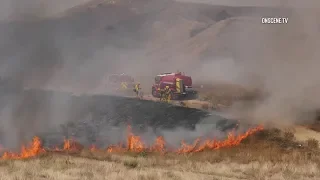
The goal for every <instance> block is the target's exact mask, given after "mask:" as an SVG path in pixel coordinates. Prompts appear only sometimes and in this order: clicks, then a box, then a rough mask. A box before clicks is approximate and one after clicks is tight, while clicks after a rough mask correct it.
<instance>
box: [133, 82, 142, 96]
mask: <svg viewBox="0 0 320 180" xmlns="http://www.w3.org/2000/svg"><path fill="white" fill-rule="evenodd" d="M140 90H141V88H140V83H137V84H136V85H135V86H134V90H133V91H134V92H135V93H136V95H137V97H139V94H140Z"/></svg>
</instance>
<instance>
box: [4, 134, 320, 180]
mask: <svg viewBox="0 0 320 180" xmlns="http://www.w3.org/2000/svg"><path fill="white" fill-rule="evenodd" d="M293 140H294V137H292V135H290V133H283V132H281V131H279V130H268V131H264V132H261V133H259V134H257V135H256V136H254V137H251V138H249V139H247V140H246V141H245V142H243V143H242V144H241V145H240V146H237V147H234V148H229V149H221V150H216V151H206V152H201V153H194V154H182V155H177V154H165V155H160V154H148V153H125V154H109V153H106V152H99V151H97V152H90V151H87V150H83V151H82V152H81V153H80V154H77V155H72V156H71V155H69V156H68V155H64V154H46V155H44V156H42V157H39V158H34V159H29V160H2V161H0V169H1V171H0V179H5V180H10V179H14V180H22V179H52V180H53V179H54V180H55V179H56V180H63V179H116V180H122V179H136V180H158V179H174V180H179V179H181V180H188V179H194V180H198V179H230V180H237V179H252V180H257V179H277V180H278V179H290V180H294V179H304V180H310V179H319V178H320V170H319V165H320V155H319V150H318V146H315V144H316V143H318V142H316V141H314V140H309V141H307V142H306V143H297V142H294V141H293Z"/></svg>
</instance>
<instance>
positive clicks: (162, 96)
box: [158, 87, 165, 101]
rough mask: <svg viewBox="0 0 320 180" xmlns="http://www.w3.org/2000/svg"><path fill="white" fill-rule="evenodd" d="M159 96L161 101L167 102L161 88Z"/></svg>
mask: <svg viewBox="0 0 320 180" xmlns="http://www.w3.org/2000/svg"><path fill="white" fill-rule="evenodd" d="M158 91H159V94H160V101H164V100H165V96H164V95H165V93H164V89H161V88H160V87H159V88H158Z"/></svg>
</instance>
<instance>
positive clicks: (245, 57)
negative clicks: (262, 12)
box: [197, 1, 320, 123]
mask: <svg viewBox="0 0 320 180" xmlns="http://www.w3.org/2000/svg"><path fill="white" fill-rule="evenodd" d="M310 4H313V7H318V6H319V4H317V1H312V2H311V1H308V2H305V3H303V2H300V3H298V4H297V2H293V1H292V2H291V1H287V2H286V3H285V4H282V5H281V6H278V7H281V8H283V10H282V11H280V14H279V15H277V14H276V13H275V14H270V15H269V16H260V17H259V16H256V13H255V12H253V13H252V15H253V17H254V16H255V17H256V18H250V17H243V18H242V19H241V18H235V19H234V20H232V21H228V20H226V21H224V22H221V24H222V26H224V29H223V30H221V33H220V34H219V37H218V38H217V39H216V41H217V43H221V44H222V45H224V46H227V47H228V48H229V50H230V51H231V56H228V57H225V58H216V57H208V60H207V62H205V63H202V64H201V65H200V67H199V69H197V71H198V72H199V71H201V72H203V73H199V74H200V75H201V77H200V78H199V79H201V80H203V81H207V82H214V81H220V82H221V81H222V82H229V83H234V84H239V85H243V86H246V87H250V88H252V87H253V88H258V89H260V90H262V91H263V92H265V93H266V94H267V97H265V98H264V100H263V101H262V102H258V103H256V104H255V105H254V106H249V107H247V108H245V104H241V103H240V104H236V105H235V106H234V110H235V111H237V112H238V113H241V114H242V115H245V117H246V118H252V119H254V120H262V121H268V122H270V121H273V122H284V123H292V122H300V123H302V122H306V121H310V120H313V118H314V114H312V112H314V110H316V109H317V108H319V105H320V96H319V94H318V92H319V90H320V89H319V88H320V86H319V82H320V78H319V77H320V76H319V75H320V74H319V71H318V70H317V67H318V66H319V65H320V61H319V55H320V54H319V37H320V34H319V23H317V20H316V17H317V14H318V13H319V9H317V8H310V7H311V6H310ZM275 6H277V5H275ZM306 7H308V8H306ZM261 17H287V18H289V23H288V24H261V22H260V20H261V19H260V18H261ZM223 23H224V24H223ZM244 109H246V110H245V111H244ZM310 112H311V114H310ZM306 113H307V115H308V116H306Z"/></svg>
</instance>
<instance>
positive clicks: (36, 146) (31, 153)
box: [0, 126, 263, 159]
mask: <svg viewBox="0 0 320 180" xmlns="http://www.w3.org/2000/svg"><path fill="white" fill-rule="evenodd" d="M261 130H263V126H257V127H255V128H251V129H249V130H248V131H246V132H245V133H243V134H240V135H237V136H236V135H235V132H234V131H232V132H230V133H229V134H228V137H227V139H225V140H221V141H217V140H205V141H201V139H200V138H198V139H196V140H195V141H194V143H193V144H191V145H189V144H186V143H185V142H184V141H182V142H181V147H180V148H178V149H175V150H169V149H167V148H166V146H165V140H164V138H163V137H162V136H159V137H157V138H156V140H155V143H154V144H153V145H151V146H146V145H145V144H144V143H143V142H142V140H141V137H139V136H136V135H134V134H133V133H131V127H130V126H128V136H127V144H126V145H123V144H119V145H112V146H109V147H108V148H107V149H106V151H107V152H110V153H111V152H159V153H165V152H175V153H179V154H180V153H191V152H201V151H204V150H216V149H220V148H225V147H233V146H236V145H239V144H240V143H241V141H242V140H243V139H245V138H247V137H248V136H250V135H252V134H254V133H256V132H258V131H261ZM82 149H83V146H81V145H80V144H79V143H77V142H75V141H73V140H70V139H69V140H67V139H66V140H64V145H63V148H53V149H49V148H43V146H42V143H41V140H40V138H39V137H34V138H33V140H32V142H31V143H30V145H29V146H22V148H21V151H20V153H13V152H10V151H5V152H4V153H3V155H2V156H1V157H0V158H1V159H25V158H30V157H35V156H38V155H40V154H43V153H46V152H69V151H73V152H78V151H80V150H82ZM97 150H99V151H101V149H97V148H96V147H95V146H91V148H90V151H97Z"/></svg>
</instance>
